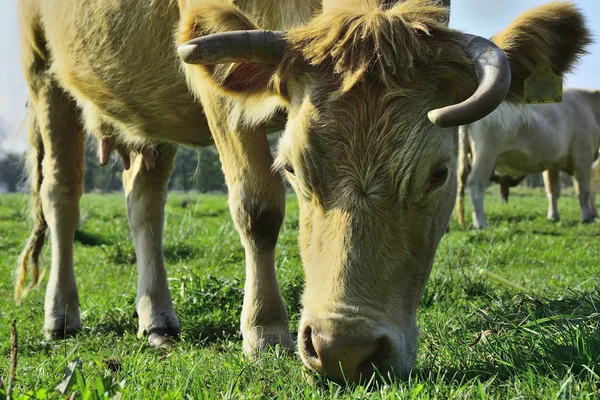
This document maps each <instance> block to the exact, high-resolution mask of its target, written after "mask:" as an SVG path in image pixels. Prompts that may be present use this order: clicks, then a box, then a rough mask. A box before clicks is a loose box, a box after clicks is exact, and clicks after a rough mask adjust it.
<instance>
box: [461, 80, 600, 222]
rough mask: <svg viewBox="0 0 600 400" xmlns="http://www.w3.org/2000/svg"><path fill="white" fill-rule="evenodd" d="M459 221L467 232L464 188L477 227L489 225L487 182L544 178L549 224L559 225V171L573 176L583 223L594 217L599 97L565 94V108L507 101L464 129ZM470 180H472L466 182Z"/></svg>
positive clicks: (588, 93)
mask: <svg viewBox="0 0 600 400" xmlns="http://www.w3.org/2000/svg"><path fill="white" fill-rule="evenodd" d="M459 136H460V139H459V141H460V142H461V145H460V146H459V163H460V164H461V165H459V170H460V171H465V170H467V169H468V168H466V167H465V165H466V164H467V163H468V162H469V157H468V154H467V153H468V151H469V150H470V151H471V152H472V158H473V159H474V162H473V166H472V168H471V172H470V174H465V173H460V174H459V176H460V177H461V179H460V182H459V184H458V186H459V190H458V202H457V203H458V204H457V208H458V218H459V224H460V225H461V226H462V227H464V225H465V223H464V187H465V183H466V185H467V186H468V187H469V195H470V197H471V202H472V203H473V226H474V227H475V228H480V229H481V228H484V227H485V226H486V221H485V215H484V212H483V198H484V193H485V189H486V188H487V183H488V182H487V181H488V177H489V176H490V175H491V174H492V173H493V171H494V169H495V170H496V171H498V172H499V173H500V174H504V175H509V176H521V175H529V174H534V173H540V172H543V173H544V181H545V183H546V193H547V195H548V201H549V207H548V219H550V220H558V219H559V214H558V209H557V207H556V203H557V200H558V197H559V195H560V186H559V185H560V182H559V171H564V172H566V173H568V174H570V175H573V176H574V178H575V180H576V182H577V183H578V187H579V191H578V194H579V203H580V206H581V219H582V220H583V222H592V221H593V220H594V218H595V216H594V213H593V211H592V210H591V207H590V172H591V167H592V163H593V162H594V159H595V154H596V152H597V150H598V147H599V146H600V92H599V91H594V90H592V91H590V90H581V89H565V91H564V98H563V101H562V103H557V104H536V105H533V104H532V105H519V104H511V103H508V102H504V103H503V104H501V105H500V107H498V108H497V109H496V110H495V111H494V112H493V113H491V114H490V115H488V116H487V117H485V118H483V119H482V120H480V121H476V122H474V123H472V124H469V125H465V126H461V127H460V128H459ZM467 176H468V179H467Z"/></svg>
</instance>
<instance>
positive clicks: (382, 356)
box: [358, 337, 391, 377]
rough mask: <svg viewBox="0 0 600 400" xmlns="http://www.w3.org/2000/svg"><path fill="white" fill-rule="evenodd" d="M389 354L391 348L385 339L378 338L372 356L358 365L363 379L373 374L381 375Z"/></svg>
mask: <svg viewBox="0 0 600 400" xmlns="http://www.w3.org/2000/svg"><path fill="white" fill-rule="evenodd" d="M390 352H391V346H390V343H389V341H388V339H386V338H385V337H382V338H379V340H377V347H376V348H375V351H374V352H373V354H371V355H370V356H369V357H368V358H367V359H366V360H365V361H363V362H362V363H361V364H360V365H359V367H358V370H359V372H360V373H362V374H363V376H365V377H366V376H370V375H372V374H373V372H380V373H383V372H384V371H383V370H382V369H383V366H384V363H385V360H386V359H387V358H388V357H389V355H390Z"/></svg>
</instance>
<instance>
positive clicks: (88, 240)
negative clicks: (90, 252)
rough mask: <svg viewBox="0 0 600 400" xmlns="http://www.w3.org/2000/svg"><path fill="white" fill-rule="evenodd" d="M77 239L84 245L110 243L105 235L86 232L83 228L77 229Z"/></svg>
mask: <svg viewBox="0 0 600 400" xmlns="http://www.w3.org/2000/svg"><path fill="white" fill-rule="evenodd" d="M75 241H76V242H79V243H81V244H82V245H84V246H101V245H107V244H110V242H109V241H108V240H106V238H105V237H103V236H101V235H97V234H95V233H90V232H86V231H85V230H82V229H77V230H76V231H75Z"/></svg>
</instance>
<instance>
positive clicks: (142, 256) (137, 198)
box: [123, 144, 179, 347]
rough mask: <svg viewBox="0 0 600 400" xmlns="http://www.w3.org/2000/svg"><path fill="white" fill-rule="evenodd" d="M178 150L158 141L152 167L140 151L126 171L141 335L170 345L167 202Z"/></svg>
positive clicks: (175, 327) (175, 326)
mask: <svg viewBox="0 0 600 400" xmlns="http://www.w3.org/2000/svg"><path fill="white" fill-rule="evenodd" d="M176 153H177V146H175V145H172V144H161V145H158V146H157V147H156V155H157V156H156V159H155V164H154V168H153V169H152V170H150V171H149V170H148V168H147V167H146V164H145V162H144V157H143V156H142V155H141V154H138V155H136V156H135V157H134V158H132V159H131V167H130V168H129V169H128V170H125V171H124V173H123V186H124V189H125V198H126V203H127V217H128V219H129V227H130V229H131V232H132V234H133V239H134V244H135V251H136V259H137V268H138V291H137V301H136V311H137V315H138V318H139V321H138V325H139V330H138V337H140V338H141V337H143V336H145V335H148V343H149V344H150V345H151V346H156V347H168V346H169V345H170V344H171V338H172V337H176V336H178V335H179V321H178V319H177V316H176V315H175V310H174V308H173V302H172V300H171V293H170V291H169V285H168V282H167V271H166V268H165V264H164V255H163V230H164V228H163V227H164V206H165V203H166V201H167V184H168V182H169V177H170V175H171V172H172V171H173V167H174V159H175V155H176Z"/></svg>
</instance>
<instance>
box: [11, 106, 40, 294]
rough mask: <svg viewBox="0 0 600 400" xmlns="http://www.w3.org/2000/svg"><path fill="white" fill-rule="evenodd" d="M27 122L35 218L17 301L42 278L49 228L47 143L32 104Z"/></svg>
mask: <svg viewBox="0 0 600 400" xmlns="http://www.w3.org/2000/svg"><path fill="white" fill-rule="evenodd" d="M26 124H27V130H28V136H29V143H30V149H29V154H28V168H29V174H30V176H29V177H30V184H31V217H32V219H33V229H32V231H31V234H30V235H29V239H27V244H26V245H25V249H24V250H23V252H22V253H21V258H20V262H19V267H18V270H17V279H16V284H15V301H16V302H17V303H18V302H19V301H20V300H21V299H22V298H23V296H25V295H26V294H27V292H28V291H29V290H30V289H31V288H35V287H36V286H37V285H38V283H39V281H40V279H41V275H40V264H41V261H42V260H41V258H42V257H41V255H42V249H43V247H44V242H45V241H46V229H47V228H48V224H47V223H46V218H45V217H44V210H43V209H42V201H41V196H40V189H41V187H42V181H43V179H44V177H43V174H42V160H43V159H44V145H43V142H42V136H41V133H40V130H39V129H38V124H37V120H36V117H35V112H34V110H33V107H32V106H31V104H30V105H29V109H28V112H27V117H26ZM29 269H31V283H30V285H29V286H28V287H25V281H26V280H27V272H28V271H29Z"/></svg>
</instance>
